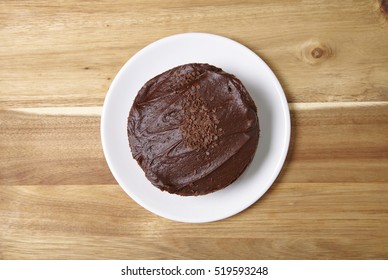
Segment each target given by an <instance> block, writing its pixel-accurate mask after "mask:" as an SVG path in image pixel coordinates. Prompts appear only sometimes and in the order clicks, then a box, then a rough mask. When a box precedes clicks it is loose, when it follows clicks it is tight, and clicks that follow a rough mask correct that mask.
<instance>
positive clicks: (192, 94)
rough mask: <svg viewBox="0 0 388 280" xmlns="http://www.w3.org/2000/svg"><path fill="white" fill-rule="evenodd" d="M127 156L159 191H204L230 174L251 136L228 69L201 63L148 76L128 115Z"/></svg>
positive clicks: (253, 112)
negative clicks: (135, 162)
mask: <svg viewBox="0 0 388 280" xmlns="http://www.w3.org/2000/svg"><path fill="white" fill-rule="evenodd" d="M128 140H129V146H130V148H131V151H132V155H133V158H134V159H135V160H136V161H137V162H138V164H139V165H140V167H141V168H142V169H143V170H144V173H145V176H146V177H147V178H148V180H149V181H150V182H151V183H152V184H153V185H154V186H156V187H158V188H159V189H161V190H162V191H167V192H169V193H173V194H178V195H182V196H195V195H205V194H208V193H211V192H214V191H217V190H220V189H223V188H225V187H227V186H228V185H230V184H231V183H232V182H233V181H235V180H236V179H237V178H238V177H239V176H240V175H241V174H242V173H243V171H244V170H245V169H246V168H247V166H248V165H249V164H250V162H251V161H252V159H253V156H254V154H255V151H256V148H257V144H258V141H259V121H258V117H257V109H256V106H255V103H254V101H253V100H252V98H251V96H250V95H249V93H248V91H247V90H246V89H245V87H244V86H243V84H242V83H241V81H240V80H239V79H237V78H236V77H235V76H233V75H231V74H229V73H226V72H224V71H223V70H222V69H220V68H217V67H215V66H212V65H209V64H200V63H192V64H185V65H181V66H177V67H175V68H173V69H170V70H168V71H166V72H164V73H162V74H160V75H158V76H156V77H154V78H152V79H151V80H149V81H148V82H147V83H146V84H145V85H144V86H143V87H142V88H141V89H140V91H139V92H138V94H137V96H136V98H135V100H134V102H133V105H132V108H131V110H130V112H129V117H128Z"/></svg>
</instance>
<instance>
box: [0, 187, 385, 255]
mask: <svg viewBox="0 0 388 280" xmlns="http://www.w3.org/2000/svg"><path fill="white" fill-rule="evenodd" d="M387 199H388V184H387V183H360V184H355V183H345V184H344V183H342V184H339V183H325V184H314V183H304V184H299V183H278V184H276V185H274V186H273V187H272V189H271V191H270V192H269V193H268V194H267V195H265V196H264V197H263V198H262V199H261V200H259V201H258V202H257V203H256V204H254V205H253V206H252V207H250V208H249V209H247V210H246V211H244V212H242V213H240V214H239V215H237V216H234V217H231V218H229V219H227V220H223V221H220V222H216V223H206V224H185V223H177V222H173V221H169V220H166V219H162V218H159V217H157V216H155V215H154V214H151V213H150V212H148V211H146V210H144V209H143V208H141V207H140V206H139V205H137V204H136V203H135V202H133V201H132V200H131V199H130V198H129V197H127V196H126V195H125V194H124V192H123V191H122V190H121V189H120V188H119V187H118V186H116V185H104V186H99V185H95V186H59V185H58V186H1V187H0V219H1V220H2V223H1V224H0V244H1V245H0V246H1V250H0V252H1V255H0V258H5V259H7V258H59V259H61V258H77V259H78V258H151V259H154V258H155V259H159V258H173V259H184V258H194V259H202V258H209V259H217V258H223V257H225V258H232V259H240V258H242V259H244V258H248V259H255V258H258V259H262V258H290V259H299V258H330V259H337V258H347V259H348V258H349V259H363V258H381V259H384V258H387V257H388V255H387V252H388V250H387V249H388V236H387V235H386V232H387V229H388V217H387V213H388V204H387V203H386V201H387Z"/></svg>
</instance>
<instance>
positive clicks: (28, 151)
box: [0, 102, 388, 185]
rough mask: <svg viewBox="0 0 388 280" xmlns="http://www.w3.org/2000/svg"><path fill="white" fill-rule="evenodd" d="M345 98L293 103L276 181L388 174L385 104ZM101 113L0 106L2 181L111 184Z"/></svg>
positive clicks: (370, 178)
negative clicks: (322, 102)
mask: <svg viewBox="0 0 388 280" xmlns="http://www.w3.org/2000/svg"><path fill="white" fill-rule="evenodd" d="M334 104H335V105H334ZM346 104H347V103H344V105H343V106H342V107H341V106H340V105H339V104H338V103H333V106H334V108H332V107H331V106H330V104H326V105H325V106H322V107H321V108H318V107H317V105H312V106H313V108H314V109H313V110H309V109H306V108H308V105H304V106H301V108H299V109H298V106H292V107H291V108H292V139H291V145H290V152H289V155H288V158H287V162H286V165H285V168H284V170H283V172H282V173H281V176H280V178H279V180H280V181H281V182H387V181H388V174H387V172H386V170H388V142H387V140H386V139H387V138H388V104H387V103H384V102H381V103H371V105H370V106H368V103H364V105H363V106H358V105H357V106H347V105H346ZM306 106H307V107H306ZM314 106H315V107H314ZM293 107H294V108H293ZM83 110H84V111H85V112H84V113H82V112H83ZM73 114H75V115H73ZM88 114H91V115H88ZM98 114H99V109H98V108H84V109H82V108H77V109H74V108H72V107H71V108H69V109H65V108H62V109H61V108H59V109H55V110H54V109H47V108H43V109H39V108H35V109H20V110H3V111H0V130H1V131H3V132H4V131H6V132H7V133H2V134H0V148H1V151H2V152H1V153H0V175H1V176H0V185H19V184H22V185H23V184H24V185H35V184H36V185H39V184H43V185H51V184H68V185H72V184H80V185H86V184H114V183H115V180H114V178H113V177H112V175H111V173H110V171H109V170H108V168H107V164H106V162H105V159H104V156H103V152H102V147H101V143H100V135H99V125H100V118H99V116H98Z"/></svg>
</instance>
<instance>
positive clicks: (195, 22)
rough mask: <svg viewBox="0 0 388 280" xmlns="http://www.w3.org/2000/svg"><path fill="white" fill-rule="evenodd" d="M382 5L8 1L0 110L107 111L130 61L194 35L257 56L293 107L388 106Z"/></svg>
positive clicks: (0, 56)
mask: <svg viewBox="0 0 388 280" xmlns="http://www.w3.org/2000/svg"><path fill="white" fill-rule="evenodd" d="M377 2H378V1H377V0H376V1H362V0H358V1H351V0H346V1H320V2H316V1H303V3H301V1H298V0H293V1H291V3H289V4H288V5H284V3H283V2H282V1H272V0H271V1H260V3H258V2H257V1H239V2H238V3H231V2H230V1H212V3H210V4H209V2H208V1H198V2H197V1H196V3H191V4H190V3H186V2H182V1H163V3H159V4H158V5H157V6H155V5H150V3H148V2H147V1H130V2H129V3H127V2H126V1H115V3H111V1H99V3H98V4H96V3H94V2H93V4H92V3H90V2H89V1H82V2H80V1H66V2H61V3H56V2H47V1H7V2H3V3H1V6H0V9H1V14H0V26H1V28H0V38H1V42H2V43H1V44H0V61H1V63H2V67H1V68H0V77H1V79H0V107H2V108H4V107H13V108H17V107H41V106H101V105H102V102H103V99H104V96H105V94H106V92H107V90H108V87H109V85H110V83H111V81H112V79H113V78H114V76H115V74H116V73H117V72H118V70H119V69H120V67H121V66H122V65H123V64H124V63H125V61H126V60H127V59H129V58H130V57H131V56H132V55H133V54H135V53H136V52H137V51H139V50H140V49H141V48H143V47H144V46H145V45H147V44H149V43H151V42H153V41H155V40H157V39H160V38H162V37H164V36H168V35H171V34H176V33H182V32H189V31H202V32H210V33H216V34H220V35H224V36H227V37H230V38H232V39H235V40H237V41H239V42H241V43H243V44H245V45H246V46H248V47H249V48H251V49H252V50H253V51H254V52H256V53H257V54H259V55H260V56H261V57H262V58H263V59H264V60H265V61H266V62H267V63H268V64H269V65H270V66H271V68H272V69H273V70H274V72H275V73H276V75H277V76H278V77H279V79H280V81H281V83H282V85H283V86H284V89H285V92H286V94H287V97H288V100H289V101H290V102H323V101H325V102H326V101H387V100H388V94H387V92H388V80H387V78H386V77H387V74H388V69H387V67H386V65H387V63H388V53H387V52H386V45H387V39H386V38H387V37H388V28H387V27H388V20H387V19H386V17H385V16H384V14H383V13H382V11H381V10H380V9H379V5H378V4H377ZM226 19H227V22H228V24H227V28H225V22H226ZM155 30H158V32H155ZM371 42H373V43H371ZM32 69H33V70H32ZM31 70H32V71H31ZM258 74H259V73H258Z"/></svg>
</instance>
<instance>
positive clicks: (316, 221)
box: [0, 0, 388, 259]
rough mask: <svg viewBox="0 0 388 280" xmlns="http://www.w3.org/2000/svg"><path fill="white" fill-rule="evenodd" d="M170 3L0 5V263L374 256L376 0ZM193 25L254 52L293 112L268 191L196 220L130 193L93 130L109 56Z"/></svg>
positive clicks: (379, 58) (377, 202) (126, 54)
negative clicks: (236, 209)
mask: <svg viewBox="0 0 388 280" xmlns="http://www.w3.org/2000/svg"><path fill="white" fill-rule="evenodd" d="M111 2H112V3H111ZM183 2H185V1H160V2H157V3H150V1H107V0H105V1H98V2H97V1H96V2H94V1H75V0H74V1H70V0H69V1H43V0H40V1H39V0H36V1H33V0H31V1H5V0H3V1H0V62H1V67H0V130H1V134H0V258H2V259H320V258H323V259H387V258H388V4H387V1H384V3H382V5H380V1H374V0H370V1H368V0H359V1H356V0H353V1H350V0H344V1H336V0H332V1H323V0H322V1H300V0H293V1H287V4H285V2H284V1H281V0H270V1H269V0H266V1H235V3H232V2H233V1H218V0H215V1H208V0H205V1H195V2H196V3H195V4H194V3H192V2H194V1H190V3H189V1H187V2H188V3H183ZM192 31H200V32H209V33H215V34H219V35H223V36H226V37H229V38H231V39H234V40H237V41H239V42H241V43H242V44H244V45H246V46H247V47H249V48H250V49H252V50H253V51H254V52H256V53H257V54H258V55H260V56H261V57H262V58H263V59H264V60H265V61H266V62H267V63H268V65H269V66H270V67H271V68H272V69H273V71H274V72H275V74H276V75H277V77H278V78H279V80H280V82H281V84H282V85H283V87H284V90H285V93H286V95H287V99H288V102H289V106H290V109H291V116H292V136H291V145H290V151H289V154H288V157H287V160H286V164H285V166H284V168H283V170H282V172H281V174H280V176H279V177H278V179H277V181H276V182H275V184H274V185H273V186H272V188H271V189H270V191H269V192H268V193H267V194H266V195H265V196H264V197H263V198H262V199H260V200H259V201H258V202H257V203H255V204H254V205H253V206H252V207H250V208H248V209H247V210H246V211H243V212H242V213H240V214H238V215H236V216H233V217H231V218H228V219H226V220H222V221H218V222H213V223H205V224H185V223H177V222H173V221H169V220H166V219H163V218H160V217H158V216H156V215H154V214H152V213H150V212H148V211H147V210H145V209H143V208H142V207H141V206H139V205H138V204H137V203H135V202H134V201H133V200H132V199H131V198H130V197H128V196H127V195H126V194H125V193H124V191H123V190H122V189H121V188H120V187H119V186H118V184H117V183H116V181H115V180H114V178H113V176H112V175H111V173H110V171H109V169H108V167H107V164H106V162H105V159H104V156H103V152H102V148H101V143H100V136H99V131H100V113H101V106H102V104H103V101H104V97H105V95H106V92H107V90H108V87H109V85H110V83H111V82H112V79H113V78H114V76H115V75H116V73H117V71H118V70H119V69H120V67H121V66H122V65H123V64H124V63H125V62H126V61H127V60H128V59H129V58H130V57H131V56H132V55H133V54H135V53H136V52H137V51H138V50H140V49H141V48H143V47H144V46H145V45H147V44H149V43H151V42H153V41H155V40H157V39H160V38H162V37H165V36H167V35H171V34H176V33H183V32H192ZM258 74H259V73H258Z"/></svg>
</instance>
